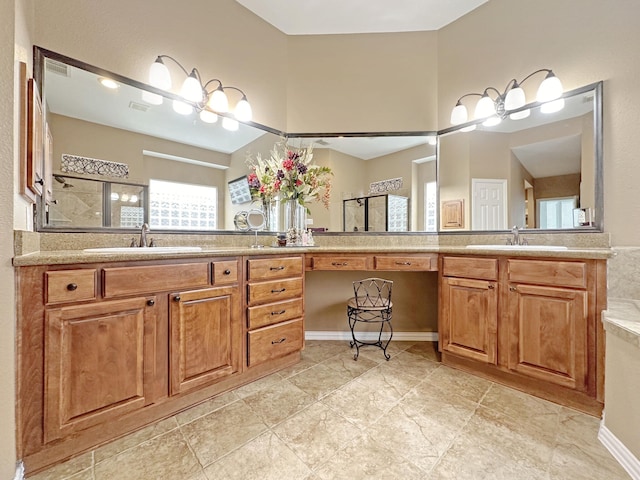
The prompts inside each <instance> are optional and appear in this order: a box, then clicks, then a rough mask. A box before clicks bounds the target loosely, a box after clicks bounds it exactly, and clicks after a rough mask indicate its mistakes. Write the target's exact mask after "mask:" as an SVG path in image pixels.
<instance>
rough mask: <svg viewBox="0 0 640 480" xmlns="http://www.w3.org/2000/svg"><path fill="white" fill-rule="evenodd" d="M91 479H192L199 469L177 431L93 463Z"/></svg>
mask: <svg viewBox="0 0 640 480" xmlns="http://www.w3.org/2000/svg"><path fill="white" fill-rule="evenodd" d="M94 471H95V480H115V479H118V480H129V479H131V480H140V479H141V478H144V479H145V480H164V479H168V478H185V479H195V478H199V477H201V472H202V468H201V466H200V464H199V463H198V460H197V459H196V457H195V455H194V454H193V452H192V451H191V449H190V448H189V446H188V445H187V442H186V441H185V439H184V437H183V436H182V433H181V432H180V430H172V431H170V432H169V433H165V434H164V435H160V436H158V437H155V438H154V439H152V440H149V441H147V442H144V443H142V444H140V445H138V446H136V447H134V448H131V449H129V450H126V451H124V452H122V453H120V454H118V455H116V456H115V457H110V458H108V459H106V460H104V461H103V462H100V463H96V465H95V470H94Z"/></svg>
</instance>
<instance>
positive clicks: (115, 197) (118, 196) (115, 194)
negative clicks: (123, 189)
mask: <svg viewBox="0 0 640 480" xmlns="http://www.w3.org/2000/svg"><path fill="white" fill-rule="evenodd" d="M111 200H112V201H114V202H117V201H118V200H120V195H118V194H117V192H111Z"/></svg>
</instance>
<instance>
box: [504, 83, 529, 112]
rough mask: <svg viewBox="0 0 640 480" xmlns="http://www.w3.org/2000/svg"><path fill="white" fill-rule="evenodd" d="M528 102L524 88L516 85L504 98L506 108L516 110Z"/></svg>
mask: <svg viewBox="0 0 640 480" xmlns="http://www.w3.org/2000/svg"><path fill="white" fill-rule="evenodd" d="M526 103H527V99H526V97H525V95H524V90H523V89H522V88H520V87H514V88H512V89H511V90H509V91H508V92H507V96H506V97H505V99H504V109H505V110H515V109H516V108H520V107H523V106H524V105H525V104H526Z"/></svg>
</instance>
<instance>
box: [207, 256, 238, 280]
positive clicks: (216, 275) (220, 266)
mask: <svg viewBox="0 0 640 480" xmlns="http://www.w3.org/2000/svg"><path fill="white" fill-rule="evenodd" d="M212 268H213V275H212V277H213V284H214V285H226V284H230V283H237V282H238V261H237V260H226V261H220V262H213V263H212Z"/></svg>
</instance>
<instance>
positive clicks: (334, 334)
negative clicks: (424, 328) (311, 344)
mask: <svg viewBox="0 0 640 480" xmlns="http://www.w3.org/2000/svg"><path fill="white" fill-rule="evenodd" d="M304 338H305V339H306V340H351V332H344V331H338V330H307V331H305V332H304ZM358 338H359V339H361V340H363V341H365V342H370V341H373V340H377V339H378V334H377V333H376V332H362V333H358ZM393 340H398V341H403V342H437V341H438V332H394V333H393Z"/></svg>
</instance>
